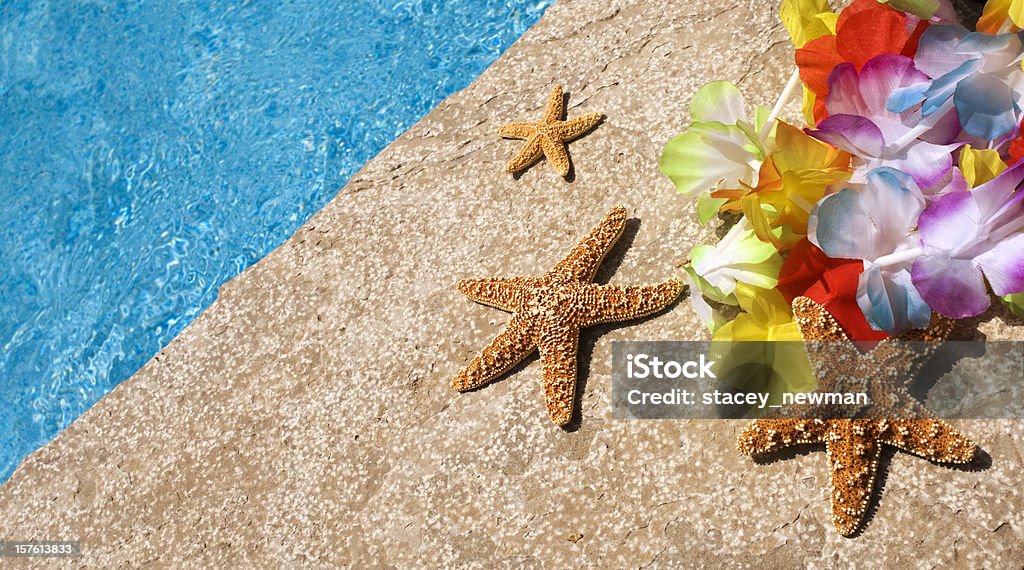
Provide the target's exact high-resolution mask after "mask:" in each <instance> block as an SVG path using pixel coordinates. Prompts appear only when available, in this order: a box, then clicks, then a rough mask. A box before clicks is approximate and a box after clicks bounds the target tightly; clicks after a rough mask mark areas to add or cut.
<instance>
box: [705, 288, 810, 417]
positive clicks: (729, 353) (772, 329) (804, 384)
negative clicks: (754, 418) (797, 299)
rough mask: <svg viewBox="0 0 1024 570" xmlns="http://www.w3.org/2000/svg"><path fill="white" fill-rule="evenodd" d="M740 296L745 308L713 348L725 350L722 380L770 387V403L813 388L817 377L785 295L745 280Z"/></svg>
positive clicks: (755, 388)
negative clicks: (783, 396) (785, 395)
mask: <svg viewBox="0 0 1024 570" xmlns="http://www.w3.org/2000/svg"><path fill="white" fill-rule="evenodd" d="M736 299H737V301H738V302H739V306H740V308H741V309H742V310H743V312H742V313H740V314H739V315H738V316H737V317H736V318H735V319H733V320H732V321H730V322H729V323H726V324H725V325H724V326H722V327H721V328H719V329H718V331H717V332H716V333H715V334H714V336H713V337H712V343H711V349H710V352H712V353H716V354H721V355H722V356H721V357H720V358H718V359H717V360H716V362H715V367H714V371H715V375H716V376H717V377H718V378H719V382H721V383H724V384H727V385H730V386H732V387H733V388H736V389H737V390H739V391H742V392H766V393H768V394H769V401H768V403H769V404H770V405H771V404H777V403H780V402H781V400H782V394H784V393H787V392H790V393H796V392H810V391H813V390H814V388H815V387H816V385H817V380H816V379H815V377H814V373H813V372H812V371H811V367H810V362H809V361H808V359H807V350H806V348H805V347H804V344H803V342H802V341H803V337H802V336H801V334H800V328H799V327H798V326H797V324H796V321H794V320H793V311H792V309H791V307H790V305H789V303H788V302H787V301H786V299H784V298H783V297H782V294H781V293H779V292H778V291H777V290H775V289H762V288H760V287H754V286H752V285H747V284H745V283H740V284H738V285H737V286H736ZM765 341H768V342H765Z"/></svg>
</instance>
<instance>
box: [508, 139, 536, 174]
mask: <svg viewBox="0 0 1024 570" xmlns="http://www.w3.org/2000/svg"><path fill="white" fill-rule="evenodd" d="M543 155H544V152H543V151H542V150H541V148H540V136H539V135H534V136H531V137H530V138H528V139H526V144H524V145H523V148H521V149H520V150H519V152H518V153H517V154H516V155H515V156H514V157H512V160H510V161H508V164H506V165H505V170H506V171H508V172H519V171H520V170H524V169H526V168H527V167H529V166H530V165H531V164H533V163H535V162H537V161H538V160H540V157H541V156H543Z"/></svg>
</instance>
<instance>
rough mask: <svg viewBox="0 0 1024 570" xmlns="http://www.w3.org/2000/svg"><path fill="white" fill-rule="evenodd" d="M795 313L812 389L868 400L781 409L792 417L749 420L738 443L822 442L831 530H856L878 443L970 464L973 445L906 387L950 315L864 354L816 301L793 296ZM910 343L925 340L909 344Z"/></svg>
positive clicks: (752, 451)
mask: <svg viewBox="0 0 1024 570" xmlns="http://www.w3.org/2000/svg"><path fill="white" fill-rule="evenodd" d="M793 313H794V315H795V317H796V321H797V324H798V326H799V327H800V332H801V333H802V335H803V337H804V341H805V343H806V345H807V350H808V357H809V358H810V360H811V366H812V368H813V370H814V373H815V375H816V377H817V378H818V382H819V386H818V389H817V392H855V391H864V392H866V393H868V395H869V398H870V400H871V404H869V405H868V406H867V407H862V408H850V407H842V406H827V405H816V406H815V405H804V406H799V407H796V406H794V407H789V408H784V411H783V412H782V414H780V415H784V416H790V417H785V418H767V419H759V420H754V422H753V423H752V424H751V425H750V426H749V427H748V428H747V430H746V431H744V432H743V433H742V434H741V435H740V437H739V448H740V451H741V452H743V453H745V454H747V455H752V456H758V455H765V454H769V453H772V452H775V451H777V450H779V449H783V448H786V447H790V446H795V445H802V444H813V443H824V444H825V449H826V452H827V455H828V460H829V465H830V467H831V470H830V471H831V498H832V522H833V524H834V525H835V528H836V530H838V531H839V532H840V533H841V534H843V535H844V536H849V535H851V534H853V533H854V532H856V531H857V529H858V528H860V525H861V523H862V522H863V520H864V515H865V514H866V513H867V509H868V505H869V502H870V499H871V493H872V490H873V488H874V484H875V479H876V476H877V474H878V460H879V457H880V456H881V452H882V444H886V445H891V446H893V447H896V448H898V449H901V450H903V451H906V452H909V453H913V454H916V455H919V456H921V457H924V458H926V459H929V460H932V461H937V462H943V463H969V462H970V461H971V460H972V459H973V458H974V455H975V453H976V451H977V446H976V445H975V444H974V443H973V442H972V441H970V440H969V439H967V437H966V436H964V435H963V434H962V433H960V432H959V431H958V430H957V429H955V428H953V427H952V426H950V425H949V424H947V423H946V422H944V421H942V420H939V419H935V418H934V417H933V415H932V414H931V413H930V412H929V411H928V410H927V409H926V408H925V407H924V406H923V405H921V404H920V403H918V402H917V401H916V400H914V399H913V398H912V397H911V396H910V394H909V392H908V391H907V389H908V387H909V385H910V383H911V382H912V381H913V379H914V377H915V376H916V375H917V373H918V372H919V371H920V369H921V368H922V367H923V366H924V363H925V361H926V359H927V357H928V356H929V355H930V353H931V352H934V346H935V344H937V342H938V341H942V340H944V339H945V338H947V337H948V336H949V334H950V332H951V331H952V321H950V320H949V319H945V318H942V317H933V318H932V322H931V324H930V326H929V328H928V329H926V330H923V331H911V332H909V333H906V334H904V335H901V336H900V337H897V338H895V339H888V340H885V341H882V342H881V343H879V344H878V345H877V346H876V347H875V348H874V349H873V350H871V351H869V352H868V353H866V354H861V353H860V351H859V350H858V349H857V348H856V347H855V345H854V343H852V342H851V341H850V340H849V339H848V338H847V337H846V334H844V333H843V330H842V327H841V326H840V325H839V323H838V322H836V320H835V319H834V318H832V316H831V315H829V314H828V312H827V311H826V310H825V309H824V308H823V307H822V306H821V305H818V304H817V303H815V302H814V301H812V300H810V299H808V298H806V297H798V298H797V299H795V300H794V301H793ZM910 341H924V342H918V343H914V345H913V348H911V345H908V344H907V343H908V342H910ZM924 343H928V344H924ZM922 346H924V348H923V349H922V348H921V347H922ZM798 418H799V419H798Z"/></svg>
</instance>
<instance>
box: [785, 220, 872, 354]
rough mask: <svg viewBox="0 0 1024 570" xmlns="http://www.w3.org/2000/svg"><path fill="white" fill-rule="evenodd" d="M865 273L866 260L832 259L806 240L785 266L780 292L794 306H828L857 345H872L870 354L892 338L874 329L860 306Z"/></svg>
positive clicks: (798, 244)
mask: <svg viewBox="0 0 1024 570" xmlns="http://www.w3.org/2000/svg"><path fill="white" fill-rule="evenodd" d="M863 271H864V262H863V261H861V260H859V259H836V258H832V257H829V256H827V255H825V252H823V251H821V249H819V248H818V247H817V246H815V245H814V244H812V243H811V242H810V241H808V240H806V239H804V240H801V241H800V242H798V243H797V244H796V245H795V246H794V247H793V249H792V250H791V251H790V252H789V255H788V256H787V257H786V260H785V261H784V262H783V263H782V269H781V270H780V271H779V284H778V290H779V292H780V293H782V295H783V297H785V299H786V302H787V303H790V304H792V303H793V300H794V299H796V298H797V297H807V298H808V299H811V300H812V301H814V302H815V303H818V304H819V305H821V306H822V307H824V308H825V310H826V311H828V312H829V314H831V315H832V316H833V317H834V318H835V319H836V321H837V322H838V323H839V324H840V325H841V326H842V327H843V331H844V332H845V333H846V336H847V337H849V338H850V339H851V340H853V341H854V342H859V343H868V344H866V345H865V346H864V347H863V350H865V351H867V350H868V349H870V348H872V347H873V344H871V343H874V342H878V341H880V340H883V339H886V338H888V336H889V335H888V334H886V333H885V332H882V331H877V330H875V329H873V328H871V325H870V324H868V321H867V319H866V318H864V312H863V311H861V308H860V305H858V304H857V288H858V283H859V280H860V274H861V273H862V272H863Z"/></svg>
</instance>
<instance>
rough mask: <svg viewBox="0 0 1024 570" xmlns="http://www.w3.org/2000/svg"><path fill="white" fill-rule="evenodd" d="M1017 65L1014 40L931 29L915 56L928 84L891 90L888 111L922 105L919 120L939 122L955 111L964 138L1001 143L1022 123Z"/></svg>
mask: <svg viewBox="0 0 1024 570" xmlns="http://www.w3.org/2000/svg"><path fill="white" fill-rule="evenodd" d="M1020 61H1021V40H1020V38H1019V37H1018V36H1017V35H1016V34H1000V35H997V36H994V35H989V34H981V33H977V32H968V31H967V30H966V29H965V28H964V27H963V26H959V25H941V26H931V27H930V28H928V30H927V31H925V33H924V34H923V35H922V36H921V41H920V44H919V47H918V51H917V54H916V55H915V56H914V64H915V66H916V67H917V69H919V70H920V71H921V72H923V73H925V74H926V75H928V77H930V78H931V81H930V82H929V83H927V84H920V83H918V84H914V85H910V86H899V87H898V88H896V89H894V90H893V93H892V96H891V98H890V99H889V105H888V107H889V109H890V110H892V111H894V112H902V111H905V110H907V109H909V108H911V107H913V106H914V105H917V104H918V103H923V105H922V107H921V113H922V116H924V117H928V116H930V115H933V114H934V115H936V116H938V117H940V118H941V117H944V116H945V115H946V114H948V113H950V112H951V111H952V109H954V108H955V109H956V113H957V116H958V117H959V119H960V125H961V127H963V130H964V132H965V133H967V134H968V135H970V136H973V137H978V138H981V139H985V140H992V139H996V138H999V137H1002V136H1004V135H1006V134H1008V133H1010V131H1012V130H1013V127H1014V126H1015V125H1016V124H1017V123H1018V122H1019V121H1020V119H1021V108H1020V106H1019V105H1018V101H1019V100H1020V97H1021V94H1022V93H1024V72H1022V71H1021V69H1020Z"/></svg>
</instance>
